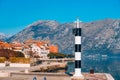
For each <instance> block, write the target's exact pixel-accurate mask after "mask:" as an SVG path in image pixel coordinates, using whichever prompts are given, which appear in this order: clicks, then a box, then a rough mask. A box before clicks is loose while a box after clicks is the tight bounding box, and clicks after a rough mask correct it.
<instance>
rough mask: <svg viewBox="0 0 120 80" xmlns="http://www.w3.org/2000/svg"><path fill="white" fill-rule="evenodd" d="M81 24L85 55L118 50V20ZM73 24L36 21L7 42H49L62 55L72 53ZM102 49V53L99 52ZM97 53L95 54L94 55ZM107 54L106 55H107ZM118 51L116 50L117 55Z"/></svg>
mask: <svg viewBox="0 0 120 80" xmlns="http://www.w3.org/2000/svg"><path fill="white" fill-rule="evenodd" d="M81 24H82V46H83V47H82V51H83V52H84V53H85V54H89V53H90V54H93V53H95V54H97V53H98V52H100V53H101V54H108V53H112V52H115V51H114V50H115V49H117V50H118V49H120V46H119V44H120V42H119V41H120V35H119V33H120V20H113V19H104V20H98V21H94V22H85V23H83V22H82V23H81ZM74 27H75V23H73V22H71V23H62V24H61V23H59V22H57V21H55V20H52V21H51V20H47V21H46V20H44V21H37V22H34V23H32V24H30V25H28V26H27V28H25V29H24V30H22V31H21V32H19V33H18V34H15V35H14V36H12V37H10V38H9V39H7V41H9V42H12V41H15V40H17V41H20V42H24V41H25V40H27V39H30V38H33V39H38V40H40V39H43V40H50V41H51V43H52V44H56V45H58V46H59V51H60V52H62V53H74V35H73V34H72V29H73V28H74ZM101 49H102V51H100V50H101ZM96 52H97V53H96ZM107 52H108V53H107ZM119 52H120V51H119V50H118V52H117V53H119Z"/></svg>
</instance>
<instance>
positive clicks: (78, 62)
mask: <svg viewBox="0 0 120 80" xmlns="http://www.w3.org/2000/svg"><path fill="white" fill-rule="evenodd" d="M75 24H76V25H75V28H74V29H73V33H74V35H75V74H74V76H78V77H83V75H82V74H81V30H82V27H81V24H80V21H79V19H78V18H77V21H75Z"/></svg>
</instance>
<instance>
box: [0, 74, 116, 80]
mask: <svg viewBox="0 0 120 80" xmlns="http://www.w3.org/2000/svg"><path fill="white" fill-rule="evenodd" d="M72 75H73V74H72ZM82 75H83V76H84V78H85V79H84V80H114V78H113V77H112V76H111V75H110V74H108V73H94V74H90V73H82ZM34 77H36V78H37V80H43V78H44V77H46V79H47V80H71V77H73V76H71V75H69V74H65V73H39V72H29V73H24V72H10V74H9V75H8V76H6V75H5V76H4V77H0V80H32V79H33V78H34ZM74 80H81V79H74Z"/></svg>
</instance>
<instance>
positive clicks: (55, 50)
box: [49, 45, 58, 53]
mask: <svg viewBox="0 0 120 80" xmlns="http://www.w3.org/2000/svg"><path fill="white" fill-rule="evenodd" d="M49 50H50V53H58V46H57V45H50V46H49Z"/></svg>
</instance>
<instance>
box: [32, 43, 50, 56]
mask: <svg viewBox="0 0 120 80" xmlns="http://www.w3.org/2000/svg"><path fill="white" fill-rule="evenodd" d="M31 50H32V52H33V53H34V56H39V57H40V58H48V57H47V55H48V54H49V49H47V46H46V45H42V46H38V45H37V44H32V45H31Z"/></svg>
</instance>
